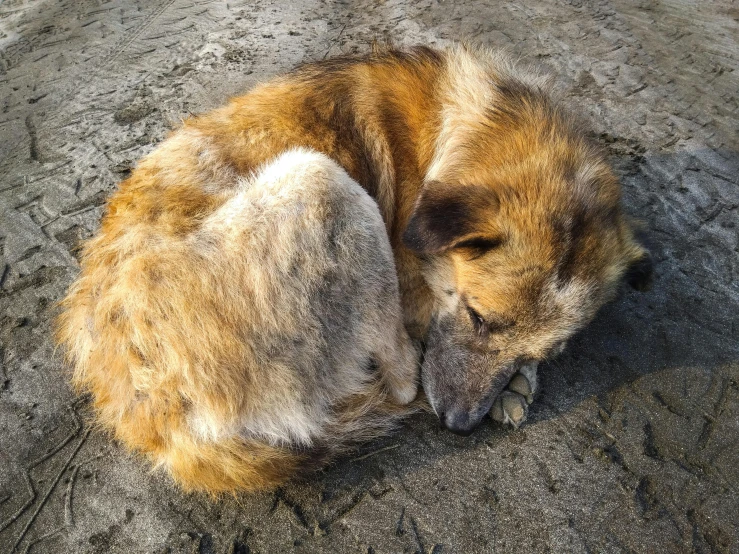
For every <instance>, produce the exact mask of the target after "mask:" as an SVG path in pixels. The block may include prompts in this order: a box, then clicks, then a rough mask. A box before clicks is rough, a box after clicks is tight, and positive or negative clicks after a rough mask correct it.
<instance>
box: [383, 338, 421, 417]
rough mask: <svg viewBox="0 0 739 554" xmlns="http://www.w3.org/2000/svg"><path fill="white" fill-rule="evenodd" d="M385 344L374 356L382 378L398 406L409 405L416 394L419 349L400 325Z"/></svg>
mask: <svg viewBox="0 0 739 554" xmlns="http://www.w3.org/2000/svg"><path fill="white" fill-rule="evenodd" d="M399 327H400V329H399V330H395V332H393V333H392V335H390V336H389V337H388V340H387V341H386V342H385V344H384V346H385V348H384V349H383V350H382V351H378V352H377V353H376V354H375V358H376V360H377V363H378V365H379V369H380V372H381V373H382V378H383V381H384V382H385V384H386V385H387V387H388V389H389V390H390V394H391V395H392V397H393V398H394V399H395V400H396V401H397V402H398V403H400V404H409V403H410V402H412V401H413V400H414V399H415V398H416V395H417V394H418V376H419V370H420V368H419V361H420V357H421V355H420V348H419V347H418V346H417V344H416V343H415V342H414V341H412V340H411V338H410V337H409V336H408V332H407V331H406V330H405V327H404V326H403V325H402V324H401V325H400V326H399Z"/></svg>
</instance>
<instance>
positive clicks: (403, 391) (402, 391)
mask: <svg viewBox="0 0 739 554" xmlns="http://www.w3.org/2000/svg"><path fill="white" fill-rule="evenodd" d="M417 394H418V383H416V380H415V379H414V380H413V381H410V382H407V383H397V382H396V383H395V384H394V385H391V386H390V395H391V396H392V397H393V399H394V400H395V401H396V402H397V403H398V404H400V405H401V406H405V405H406V404H410V403H411V402H413V401H414V400H415V399H416V395H417Z"/></svg>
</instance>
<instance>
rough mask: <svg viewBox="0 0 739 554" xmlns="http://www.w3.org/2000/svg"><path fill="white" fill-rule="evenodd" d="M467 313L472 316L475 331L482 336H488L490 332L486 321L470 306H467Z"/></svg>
mask: <svg viewBox="0 0 739 554" xmlns="http://www.w3.org/2000/svg"><path fill="white" fill-rule="evenodd" d="M467 313H469V314H470V319H471V320H472V325H473V326H474V328H475V331H477V333H478V334H479V335H480V336H482V335H484V334H486V333H487V331H488V326H487V323H486V322H485V319H484V318H483V317H482V316H481V315H480V314H479V313H477V312H476V311H475V310H474V309H473V308H470V307H469V306H467Z"/></svg>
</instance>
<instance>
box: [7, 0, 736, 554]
mask: <svg viewBox="0 0 739 554" xmlns="http://www.w3.org/2000/svg"><path fill="white" fill-rule="evenodd" d="M738 19H739V6H738V5H737V3H736V2H735V1H731V0H716V1H713V2H688V1H680V0H671V1H670V0H665V1H660V0H654V1H648V0H645V1H630V2H627V1H622V0H602V1H597V0H593V1H585V0H570V1H569V2H556V3H555V2H545V1H543V0H533V1H526V2H524V1H520V0H519V1H516V2H486V1H482V0H481V1H475V0H458V1H444V2H431V1H428V0H422V1H419V2H410V1H399V0H387V1H373V0H355V1H352V2H341V1H339V0H336V1H320V0H296V1H293V2H269V1H265V0H256V1H250V2H246V1H242V0H235V1H232V2H228V3H227V2H225V1H215V0H205V1H202V0H167V1H162V0H118V1H105V0H97V1H96V0H77V1H71V0H58V1H50V0H7V1H5V2H2V3H0V101H1V105H2V110H1V113H0V552H3V553H6V552H7V553H11V552H18V553H23V552H31V553H49V554H55V553H65V554H66V553H108V552H111V553H138V552H147V553H179V552H183V553H202V554H206V553H208V554H210V553H219V554H220V553H239V554H244V553H247V552H251V553H256V552H264V553H275V552H310V553H320V552H337V553H352V552H357V553H384V552H388V553H395V552H408V553H412V552H420V553H424V554H426V553H434V554H438V553H442V552H460V553H474V552H524V553H528V552H567V553H580V552H594V553H595V552H597V553H601V552H614V553H615V552H701V553H702V552H705V553H712V552H739V531H738V529H737V525H738V524H739V521H738V518H737V515H738V514H739V490H738V489H739V459H738V454H739V399H738V393H739V388H738V386H737V383H738V382H739V340H738V339H739V251H738V242H739V240H738V237H739V230H738V229H737V224H739V217H737V216H738V215H739V209H738V206H739V155H738V154H737V151H738V150H739V135H738V129H739V124H738V122H737V119H738V118H737V115H738V112H739V109H738V108H739V99H738V92H739V71H738V70H737V69H738V67H739V46H737V39H738V38H739V22H738ZM375 38H377V39H381V40H382V39H386V38H388V39H392V40H393V41H394V42H396V43H398V44H414V43H427V44H432V45H439V46H441V45H444V44H446V43H448V41H450V40H460V39H465V40H472V41H476V42H479V43H482V44H485V45H490V46H496V47H503V48H506V49H508V50H509V51H511V52H513V53H515V54H516V55H519V56H521V58H523V59H524V60H526V61H529V62H532V63H538V64H542V65H544V66H545V67H548V68H549V69H550V70H551V71H552V72H553V73H554V74H555V75H557V78H558V82H559V84H560V87H561V89H562V91H564V95H565V98H566V99H567V101H568V102H569V103H570V104H571V105H572V107H573V108H574V109H575V110H577V111H578V112H580V113H581V114H582V115H583V117H584V118H586V119H589V120H590V121H591V122H592V126H593V129H594V134H595V136H596V138H597V140H598V141H600V142H601V143H603V144H604V145H605V146H606V147H607V148H608V149H609V150H610V152H611V154H612V159H613V163H614V164H615V166H616V168H617V170H618V172H619V174H620V176H621V178H622V181H623V185H624V193H625V202H626V206H627V211H628V212H629V213H631V214H633V215H635V216H637V217H640V218H642V219H644V220H645V222H646V232H647V236H648V237H649V240H650V243H651V247H652V250H653V254H654V258H655V261H656V282H655V287H654V289H653V290H652V291H651V292H649V293H646V294H639V293H636V292H631V291H626V290H624V292H623V294H622V295H621V297H620V298H619V299H618V300H617V301H616V302H614V303H613V304H611V305H609V306H607V307H606V308H605V309H603V310H602V312H601V313H600V314H599V316H598V318H597V319H596V321H595V322H594V323H593V324H592V325H591V326H590V327H589V328H588V329H587V330H586V331H584V332H583V333H581V334H580V335H579V336H578V337H577V338H576V339H575V340H574V341H572V343H571V344H570V347H569V348H568V350H567V351H566V353H565V354H564V355H563V356H562V357H561V358H560V359H559V360H557V361H556V363H552V364H549V365H547V366H544V367H543V369H542V370H541V372H540V375H541V379H542V381H543V390H542V392H541V394H540V395H539V398H538V400H537V402H536V403H535V404H534V406H533V409H532V413H531V417H530V420H529V422H528V423H527V424H526V425H525V426H524V427H523V428H521V429H520V430H518V431H515V432H514V431H509V430H506V429H503V428H501V427H499V426H497V425H495V424H493V423H492V422H490V421H487V422H486V423H485V424H484V425H483V427H482V428H481V429H479V430H478V431H477V432H476V433H475V434H474V435H473V436H472V437H470V438H468V439H463V438H459V437H456V436H454V435H452V434H450V433H449V432H445V431H442V430H440V429H439V425H438V423H437V422H436V421H435V420H434V419H433V418H432V417H430V416H418V417H416V418H414V419H412V420H411V421H409V422H408V425H407V426H406V427H405V428H404V429H403V430H401V432H399V433H398V434H397V435H395V436H392V437H390V438H388V439H386V440H384V441H381V442H377V443H374V444H369V445H367V446H366V447H364V448H363V449H362V450H360V451H358V452H357V453H356V455H354V456H353V457H350V458H347V459H344V460H341V461H339V462H338V463H336V464H335V465H334V466H333V467H331V468H329V469H328V470H326V471H324V472H322V473H319V474H317V475H316V476H315V477H314V478H313V479H311V480H310V481H309V482H305V483H299V484H293V485H290V486H287V487H285V488H283V489H281V490H278V491H277V492H275V493H270V494H259V495H253V496H239V497H237V498H226V499H222V500H219V501H216V502H213V501H211V500H209V499H208V498H205V497H202V496H198V495H186V494H183V493H181V492H180V491H178V490H177V489H176V488H175V487H174V486H173V485H172V483H171V482H170V481H169V480H168V478H167V477H166V476H165V475H163V474H161V473H159V472H151V471H149V469H148V468H147V467H146V466H145V465H144V464H142V463H141V462H140V460H138V459H136V458H135V457H132V456H129V455H127V454H126V453H125V452H124V451H122V449H121V448H120V447H118V446H117V445H116V444H114V443H113V442H111V441H110V440H109V439H108V438H107V437H106V436H105V435H103V434H101V433H99V432H97V431H95V430H92V429H91V428H90V427H89V426H88V425H87V424H86V423H85V412H86V409H87V405H88V402H89V401H88V400H87V399H85V398H81V399H77V398H75V397H74V395H73V394H72V393H71V391H70V389H69V387H68V385H67V382H66V377H65V374H64V368H63V365H62V363H61V361H60V356H59V354H58V353H55V352H54V347H53V344H52V342H51V340H50V322H51V319H52V316H53V314H54V303H55V302H56V301H57V300H59V299H60V297H61V296H62V295H63V294H64V291H65V289H66V287H67V286H68V285H69V283H70V282H71V281H72V279H73V278H74V277H75V275H76V274H77V271H78V265H77V261H76V259H75V245H76V244H77V242H78V241H79V239H84V238H85V237H88V236H90V234H91V233H93V232H94V231H95V229H96V227H97V225H98V223H99V220H100V217H101V214H102V210H103V203H104V201H105V199H106V197H107V196H108V194H109V193H110V192H111V191H112V190H114V189H115V187H116V183H117V182H119V181H120V180H121V179H122V178H123V177H125V175H126V174H127V173H128V171H129V170H130V168H131V166H132V164H133V163H134V162H135V161H136V160H137V159H138V158H140V157H141V156H142V155H144V154H146V153H147V152H149V151H150V150H151V149H152V148H153V145H154V144H156V143H157V142H158V141H160V140H162V138H163V137H164V136H165V135H166V134H167V131H168V129H170V128H172V127H173V126H176V125H177V124H178V122H179V121H180V120H181V119H182V118H183V117H186V116H187V115H188V114H190V113H198V112H202V111H204V110H207V109H210V108H212V107H215V106H217V105H218V104H221V103H222V102H224V101H225V100H226V99H227V98H228V97H229V96H230V95H233V94H236V93H238V92H240V91H243V90H245V89H247V88H249V87H250V86H252V85H254V84H255V83H257V82H259V81H261V80H264V79H267V78H268V77H270V76H272V75H275V74H277V73H280V72H283V71H285V70H287V69H289V68H291V67H293V66H294V65H296V64H298V63H300V62H303V61H306V60H317V59H322V58H325V57H327V56H331V55H334V54H339V53H347V52H353V51H360V50H364V49H366V48H367V46H368V44H369V43H370V42H371V41H372V40H373V39H375Z"/></svg>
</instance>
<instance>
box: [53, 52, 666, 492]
mask: <svg viewBox="0 0 739 554" xmlns="http://www.w3.org/2000/svg"><path fill="white" fill-rule="evenodd" d="M550 88H551V87H550V84H549V82H548V80H547V79H545V78H544V77H543V76H541V75H540V74H538V73H536V72H532V71H530V70H526V69H522V68H520V67H517V66H516V65H515V64H514V63H512V62H511V61H510V59H509V58H507V57H506V56H504V55H502V54H499V53H495V52H490V51H487V50H484V49H479V48H471V47H466V46H454V47H451V48H449V49H447V50H444V51H439V50H434V49H430V48H426V47H418V48H413V49H409V50H394V49H375V50H373V52H372V53H370V54H368V55H364V56H357V57H341V58H336V59H330V60H326V61H322V62H318V63H309V64H306V65H303V66H301V67H299V68H297V69H296V70H294V71H293V72H291V73H289V74H287V75H284V76H281V77H277V78H275V79H273V80H271V81H269V82H267V83H264V84H261V85H259V86H257V87H255V88H254V89H252V90H251V91H250V92H248V93H247V94H245V95H243V96H241V97H237V98H234V99H232V100H231V101H230V102H229V103H228V104H227V105H226V106H224V107H222V108H219V109H216V110H214V111H212V112H209V113H207V114H204V115H200V116H197V117H192V118H190V119H188V120H186V121H185V122H184V123H183V126H182V128H181V129H179V130H178V131H175V132H174V133H173V135H171V136H170V137H169V138H168V139H167V140H166V141H165V142H164V143H163V144H162V145H160V146H159V147H158V148H157V149H156V150H155V151H154V152H153V153H152V154H150V155H149V156H148V157H147V158H145V159H144V160H143V161H142V162H141V163H140V164H139V166H138V167H137V168H136V169H135V170H134V172H133V173H132V175H131V177H130V178H129V179H128V180H127V181H125V182H124V183H122V184H121V186H120V189H119V190H118V191H117V192H116V193H114V194H113V196H112V197H111V199H110V200H109V202H108V207H107V213H106V215H105V216H104V219H103V222H102V226H101V230H100V233H99V234H98V235H97V236H96V237H95V238H93V239H92V240H91V241H90V242H88V243H87V244H86V246H85V247H84V250H83V253H82V257H81V275H80V277H79V279H78V280H77V281H76V283H75V284H74V285H73V286H72V288H71V291H70V293H69V294H68V296H67V298H66V299H65V300H64V301H63V303H62V308H63V312H62V315H61V316H60V319H59V324H58V332H57V340H58V341H59V342H60V343H61V344H63V345H64V346H65V347H66V352H67V355H68V358H69V361H70V364H71V365H72V367H73V372H74V373H73V381H74V383H75V384H76V386H77V387H78V389H80V390H89V391H91V392H92V396H93V398H94V405H95V407H96V410H97V413H98V418H99V421H101V422H102V424H103V425H104V426H105V427H106V428H109V429H111V430H113V431H114V433H115V436H116V437H117V438H118V439H119V440H121V441H122V442H123V443H124V444H126V445H127V446H129V447H130V448H132V449H135V450H138V451H141V452H144V453H146V454H148V455H149V456H150V457H151V458H152V459H153V460H154V461H155V463H157V464H161V465H164V466H165V467H167V469H168V470H169V472H170V473H171V474H172V475H173V477H174V478H175V479H176V480H177V482H179V483H180V484H181V485H182V486H183V487H185V488H187V489H197V490H205V491H209V492H220V491H231V490H258V489H264V488H272V487H274V486H277V485H279V484H281V483H282V482H284V481H285V480H286V479H288V478H290V477H291V476H293V475H295V474H296V473H301V472H302V471H305V470H308V469H310V468H313V467H316V466H319V465H320V464H322V463H325V462H326V461H327V460H329V459H331V457H332V456H335V455H336V454H337V453H338V452H342V451H344V449H345V448H346V446H347V444H349V443H351V442H352V440H354V439H358V440H364V439H369V438H372V437H374V436H377V435H379V434H381V433H383V432H385V431H386V430H387V428H388V426H389V425H390V424H391V423H392V422H393V421H394V420H395V418H397V417H399V416H401V415H403V414H404V413H407V411H408V410H409V409H410V408H408V407H407V406H406V404H407V403H408V402H409V401H410V400H411V399H412V397H413V395H414V394H415V385H416V378H417V375H416V374H417V358H416V357H414V353H417V352H418V348H419V345H421V344H423V345H424V346H425V354H424V356H423V362H422V365H421V370H420V373H421V382H422V385H423V390H424V392H425V394H426V397H427V399H428V403H429V404H430V406H431V408H432V409H433V411H434V412H436V414H437V415H438V416H439V418H440V420H441V422H442V424H443V425H444V426H445V427H447V428H448V429H449V430H451V431H453V432H455V433H459V434H469V433H470V432H471V431H472V430H473V429H474V428H475V427H476V426H477V425H478V424H479V422H480V421H481V420H482V418H483V417H484V415H485V414H486V413H488V412H490V413H491V414H492V415H493V417H494V418H496V419H498V420H500V421H503V422H507V423H512V424H514V425H518V424H520V423H521V422H522V421H523V420H524V419H525V417H526V410H527V406H528V403H529V402H530V401H531V399H532V395H533V393H534V392H535V391H536V366H537V363H538V362H539V361H540V360H543V359H546V358H547V357H549V356H552V355H554V354H556V353H557V352H559V351H561V350H562V348H564V344H565V343H566V341H567V340H568V339H569V338H570V337H571V336H572V335H573V334H574V333H575V332H577V331H578V330H579V329H581V328H582V327H583V326H585V325H586V324H587V322H588V321H589V320H591V319H592V317H593V316H594V314H595V313H596V312H597V310H598V309H599V308H600V306H602V305H603V304H604V303H606V302H607V301H609V300H611V299H612V298H613V297H614V296H615V294H616V292H617V290H618V287H619V283H620V282H621V281H622V280H624V279H626V280H627V281H628V282H629V283H630V284H631V285H632V286H634V287H635V288H639V289H643V288H645V287H647V286H648V284H649V282H650V279H651V274H652V269H651V258H650V256H649V253H648V252H647V251H646V249H645V248H644V247H643V246H641V245H640V244H639V243H638V242H637V240H636V239H635V236H634V231H633V229H632V227H631V225H630V223H629V221H628V220H627V218H626V216H625V215H624V214H623V213H622V209H621V199H620V196H621V193H620V186H619V183H618V180H617V179H616V177H615V176H614V174H613V172H612V171H611V169H610V168H609V166H608V164H607V161H606V158H605V156H604V154H603V153H602V152H600V151H599V150H598V149H597V148H595V147H594V146H593V145H591V144H590V143H589V141H588V140H587V138H586V131H585V130H584V129H583V127H581V126H579V125H578V124H576V123H574V122H573V118H572V116H571V115H570V114H569V113H568V112H567V111H566V110H564V109H563V108H562V107H561V106H560V105H559V104H558V103H557V102H556V101H555V100H553V98H552V94H551V92H550ZM296 149H297V150H296ZM286 152H288V153H290V152H293V153H295V152H297V153H299V157H301V159H302V160H303V162H301V163H300V164H298V165H299V167H300V169H295V167H293V166H291V165H290V163H288V160H286V159H283V156H285V155H286V154H285V153H286ZM295 155H298V154H295ZM311 156H313V158H311ZM288 158H289V156H288ZM308 159H311V160H312V161H310V162H308V161H305V160H308ZM301 164H302V165H301ZM315 172H318V174H319V175H320V177H319V176H316V175H315ZM274 183H279V186H277V185H274ZM316 183H318V184H316ZM327 188H330V189H331V190H340V191H348V190H350V189H351V190H352V191H353V192H352V194H354V195H355V197H356V198H360V197H361V195H360V194H359V192H358V191H359V188H361V189H362V190H364V191H366V194H368V195H369V196H370V197H372V198H373V199H374V200H375V201H376V204H377V208H376V209H378V210H379V215H380V216H381V221H382V222H383V226H382V228H381V229H380V228H378V224H379V222H380V219H378V218H377V217H374V218H373V217H372V216H371V214H370V212H371V209H370V208H369V206H368V205H367V202H364V208H363V209H359V208H357V209H356V210H355V211H352V205H351V204H352V203H351V202H349V201H348V200H346V198H347V196H346V195H348V194H349V193H348V192H346V193H342V194H344V196H342V195H341V194H339V193H338V192H336V193H335V194H336V195H338V196H339V197H341V200H335V199H334V197H333V196H331V195H329V196H331V198H330V199H329V198H327V196H326V195H327V194H328V193H326V192H325V190H326V189H327ZM260 189H264V190H265V191H274V192H271V193H267V192H264V193H259V194H261V196H259V198H258V199H257V198H252V197H251V196H249V194H257V192H256V191H258V190H260ZM249 191H255V192H251V193H250V192H249ZM270 194H275V195H277V196H278V197H279V198H283V197H285V198H284V201H285V202H286V206H288V208H285V211H280V210H277V211H275V212H274V213H270V214H269V215H265V216H264V218H266V219H265V220H264V221H262V219H264V218H261V216H259V217H258V216H257V215H255V213H256V212H255V210H256V208H254V207H252V206H251V203H255V205H257V204H258V200H259V201H263V202H269V198H265V197H264V196H265V195H266V196H270ZM293 194H295V195H296V196H295V198H292V195H293ZM332 194H333V193H332ZM312 195H316V198H312ZM260 199H261V200H260ZM308 205H310V206H312V207H311V208H307V207H306V206H308ZM327 206H329V207H330V208H329V207H327ZM301 210H304V211H301ZM357 210H358V211H357ZM303 218H308V219H309V220H310V221H311V222H312V223H311V225H313V226H311V227H305V226H307V225H308V223H307V222H304V221H302V220H303ZM321 218H325V219H321ZM354 218H358V221H364V222H367V221H369V220H372V221H374V224H375V226H374V227H372V226H371V225H369V224H368V223H366V224H365V225H364V226H362V225H361V224H359V225H360V227H361V228H362V230H363V234H362V233H360V234H359V235H356V236H355V235H353V234H352V233H353V232H349V235H347V238H346V239H345V241H342V240H339V239H337V238H336V236H335V233H336V232H338V231H328V230H327V229H329V228H334V227H337V228H344V227H346V228H349V227H351V228H352V229H353V228H354V227H352V225H354V222H353V221H352V220H353V219H354ZM332 226H334V227H332ZM380 231H382V232H380ZM209 233H210V235H209ZM378 234H381V235H383V236H386V237H387V240H389V245H390V248H391V250H392V257H390V254H389V253H390V250H388V248H387V247H386V245H385V246H383V245H382V244H381V240H380V239H379V238H378V236H377V235H378ZM352 237H353V238H352ZM372 237H374V238H372ZM291 240H294V241H295V243H294V244H292V243H290V241H291ZM322 240H323V241H327V242H321V241H322ZM337 240H338V241H339V242H340V243H341V244H343V245H344V247H345V248H347V249H348V251H350V252H351V254H347V255H346V256H345V257H344V258H342V259H341V260H338V259H336V260H335V265H334V266H331V267H332V268H333V269H332V270H331V271H333V272H338V273H342V271H343V272H345V273H342V275H344V277H342V278H340V279H339V278H336V279H337V280H336V281H332V280H331V278H329V277H327V276H328V275H334V273H332V272H331V271H328V270H325V271H327V272H326V273H321V271H323V270H318V269H316V268H315V267H314V266H313V265H312V264H313V262H312V261H311V260H313V259H315V260H316V262H315V263H316V264H318V265H319V266H320V267H321V268H324V266H325V264H327V263H328V262H323V261H322V260H324V259H332V260H334V258H332V256H334V257H335V256H336V254H335V248H336V246H335V243H336V242H337ZM352 241H357V242H355V243H354V242H352ZM296 260H297V261H296ZM295 264H297V266H296V265H295ZM301 264H303V265H301ZM324 269H325V268H324ZM390 269H393V270H394V271H396V272H397V281H395V280H392V279H390V277H389V272H390ZM332 278H333V277H332ZM326 279H328V282H330V283H333V284H334V285H333V286H335V288H331V287H332V285H329V284H328V283H326V282H324V280H326ZM378 281H379V282H382V285H381V286H380V285H378ZM391 281H392V283H391ZM322 282H324V284H323V285H321V283H322ZM309 283H310V284H312V285H309ZM393 286H396V287H397V291H398V295H399V297H397V298H396V296H395V293H394V292H393V291H394V289H393ZM326 287H328V289H327V288H326ZM262 288H264V290H262ZM380 290H381V291H383V292H382V294H380V293H379V292H378V291H380ZM316 291H320V292H319V293H316ZM323 295H328V297H327V298H326V299H322V297H323ZM396 302H397V304H396ZM332 310H336V312H335V313H334V312H332ZM394 310H395V311H394ZM317 314H320V315H317ZM332 314H333V315H332ZM401 322H402V324H401ZM372 325H376V326H375V327H372ZM371 360H374V362H373V361H371ZM368 366H377V370H376V371H375V372H373V371H371V370H370V371H369V373H370V375H369V376H368V375H367V371H368V370H367V367H368ZM506 387H508V388H507V389H506ZM504 389H505V390H504ZM411 391H413V392H411Z"/></svg>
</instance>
